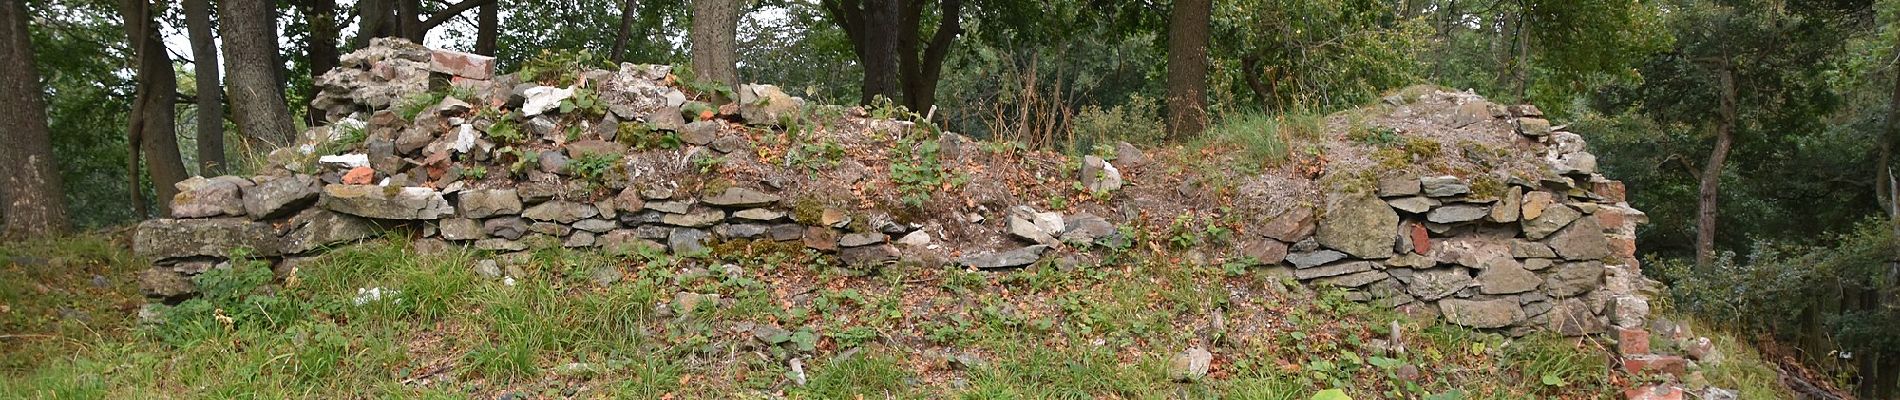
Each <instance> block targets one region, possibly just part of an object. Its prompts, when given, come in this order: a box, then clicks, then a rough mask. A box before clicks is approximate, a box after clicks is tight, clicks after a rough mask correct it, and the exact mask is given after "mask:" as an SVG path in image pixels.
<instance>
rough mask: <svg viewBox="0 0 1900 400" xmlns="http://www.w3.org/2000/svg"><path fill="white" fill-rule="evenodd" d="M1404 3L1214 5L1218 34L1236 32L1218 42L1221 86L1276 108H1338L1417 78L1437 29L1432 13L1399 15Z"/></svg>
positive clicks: (1295, 0)
mask: <svg viewBox="0 0 1900 400" xmlns="http://www.w3.org/2000/svg"><path fill="white" fill-rule="evenodd" d="M1401 5H1402V4H1400V3H1395V2H1380V1H1361V0H1324V1H1313V0H1237V1H1236V2H1234V4H1227V5H1222V6H1219V7H1214V16H1213V20H1214V32H1215V33H1214V35H1213V36H1214V37H1221V38H1233V39H1234V40H1216V41H1214V42H1213V46H1211V47H1212V48H1211V50H1212V51H1213V52H1214V54H1216V55H1217V56H1218V58H1217V59H1216V60H1217V64H1216V65H1217V67H1216V68H1214V69H1213V70H1214V71H1216V73H1217V74H1218V75H1217V77H1216V78H1215V82H1216V83H1217V85H1216V86H1215V87H1216V90H1218V91H1221V92H1224V93H1228V94H1227V95H1226V96H1232V97H1227V99H1235V98H1246V99H1247V104H1257V105H1260V106H1265V107H1266V108H1267V109H1270V110H1285V109H1289V108H1291V107H1295V106H1312V107H1317V108H1321V109H1336V108H1340V107H1349V106H1357V105H1360V104H1365V103H1369V102H1370V101H1371V100H1372V99H1373V97H1374V95H1376V94H1377V93H1379V91H1381V90H1384V89H1387V88H1392V87H1398V86H1402V85H1405V84H1408V83H1413V82H1414V81H1415V80H1416V79H1418V76H1419V75H1420V74H1421V72H1423V71H1422V68H1421V64H1420V63H1418V62H1417V61H1416V60H1417V59H1418V57H1419V56H1420V55H1421V53H1422V51H1423V50H1424V49H1426V48H1427V46H1426V43H1427V39H1428V38H1429V37H1430V34H1431V33H1432V32H1431V29H1430V26H1429V25H1428V24H1427V22H1428V21H1427V20H1426V19H1424V18H1407V19H1398V18H1394V16H1395V15H1402V14H1401V13H1400V12H1399V11H1400V10H1397V8H1398V7H1399V6H1401ZM1239 93H1246V94H1245V95H1239ZM1216 98H1217V99H1219V98H1222V97H1216ZM1221 106H1223V107H1233V109H1232V110H1246V109H1249V108H1251V107H1246V106H1243V105H1240V104H1231V103H1230V104H1221Z"/></svg>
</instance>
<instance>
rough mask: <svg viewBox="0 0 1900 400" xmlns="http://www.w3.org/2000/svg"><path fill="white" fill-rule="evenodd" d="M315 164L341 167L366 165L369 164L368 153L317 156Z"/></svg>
mask: <svg viewBox="0 0 1900 400" xmlns="http://www.w3.org/2000/svg"><path fill="white" fill-rule="evenodd" d="M317 164H319V165H336V166H340V167H343V168H356V167H367V166H369V155H368V154H363V153H350V154H342V155H334V156H323V157H317Z"/></svg>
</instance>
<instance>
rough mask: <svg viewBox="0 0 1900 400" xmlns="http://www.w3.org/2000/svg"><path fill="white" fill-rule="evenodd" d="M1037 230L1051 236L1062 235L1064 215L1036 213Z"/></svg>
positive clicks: (1051, 212)
mask: <svg viewBox="0 0 1900 400" xmlns="http://www.w3.org/2000/svg"><path fill="white" fill-rule="evenodd" d="M1035 222H1036V229H1038V230H1041V231H1042V233H1043V234H1045V235H1049V236H1058V235H1061V234H1062V231H1063V229H1062V228H1063V226H1062V213H1059V212H1055V211H1050V212H1040V213H1036V219H1035Z"/></svg>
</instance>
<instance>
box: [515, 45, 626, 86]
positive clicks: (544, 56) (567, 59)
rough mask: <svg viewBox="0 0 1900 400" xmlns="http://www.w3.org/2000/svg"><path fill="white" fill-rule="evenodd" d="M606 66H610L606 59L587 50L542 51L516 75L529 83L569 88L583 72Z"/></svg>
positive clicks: (523, 65) (524, 64) (522, 66)
mask: <svg viewBox="0 0 1900 400" xmlns="http://www.w3.org/2000/svg"><path fill="white" fill-rule="evenodd" d="M606 66H608V62H607V60H606V59H603V58H600V57H595V56H594V54H593V53H590V52H588V51H586V50H581V51H549V50H542V51H541V54H540V55H536V56H535V57H534V58H532V59H529V60H528V62H526V63H522V64H521V69H520V70H517V71H516V72H515V73H516V74H517V75H518V76H520V77H521V79H522V80H523V81H527V82H539V83H541V84H543V85H550V86H568V85H572V84H574V82H575V81H577V80H579V78H580V73H581V71H586V70H588V69H590V68H600V67H606Z"/></svg>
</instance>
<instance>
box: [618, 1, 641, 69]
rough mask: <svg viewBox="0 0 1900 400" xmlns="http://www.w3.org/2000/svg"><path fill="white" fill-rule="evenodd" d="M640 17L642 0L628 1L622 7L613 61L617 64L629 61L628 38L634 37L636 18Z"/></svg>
mask: <svg viewBox="0 0 1900 400" xmlns="http://www.w3.org/2000/svg"><path fill="white" fill-rule="evenodd" d="M639 15H640V0H626V2H623V3H621V5H620V25H617V28H618V29H616V30H615V31H614V51H613V54H612V57H613V58H611V60H613V61H614V62H616V63H621V62H626V61H627V37H628V36H632V35H633V21H634V19H635V18H634V17H637V16H639Z"/></svg>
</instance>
